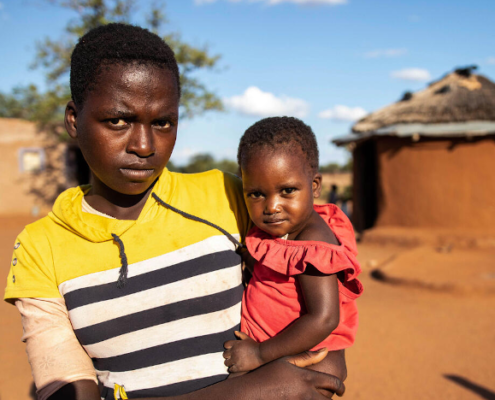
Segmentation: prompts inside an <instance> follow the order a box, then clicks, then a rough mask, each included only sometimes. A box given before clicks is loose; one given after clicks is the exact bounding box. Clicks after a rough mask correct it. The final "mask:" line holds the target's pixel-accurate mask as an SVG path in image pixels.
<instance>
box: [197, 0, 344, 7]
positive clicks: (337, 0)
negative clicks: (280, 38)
mask: <svg viewBox="0 0 495 400" xmlns="http://www.w3.org/2000/svg"><path fill="white" fill-rule="evenodd" d="M217 1H218V0H194V3H195V4H198V5H200V4H209V3H216V2H217ZM227 1H229V2H230V3H240V2H242V1H247V2H249V3H255V2H256V3H259V2H263V3H265V4H268V5H270V6H274V5H277V4H282V3H294V4H300V5H313V6H314V5H330V6H337V5H341V4H347V3H348V2H349V1H348V0H227Z"/></svg>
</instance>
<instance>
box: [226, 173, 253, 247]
mask: <svg viewBox="0 0 495 400" xmlns="http://www.w3.org/2000/svg"><path fill="white" fill-rule="evenodd" d="M224 182H225V191H226V193H227V197H228V199H229V203H230V208H231V209H232V211H233V212H234V214H235V218H236V220H237V227H238V229H239V233H240V235H241V242H242V243H244V242H245V240H246V236H247V233H248V232H249V230H250V229H251V228H252V227H253V223H252V222H251V219H250V218H249V214H248V212H247V208H246V204H245V203H244V196H243V193H242V181H241V180H240V178H238V177H237V176H235V175H233V174H230V173H228V172H224Z"/></svg>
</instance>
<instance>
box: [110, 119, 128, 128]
mask: <svg viewBox="0 0 495 400" xmlns="http://www.w3.org/2000/svg"><path fill="white" fill-rule="evenodd" d="M108 122H110V124H111V125H114V126H124V125H125V124H126V122H125V121H124V120H123V119H122V118H112V119H109V120H108Z"/></svg>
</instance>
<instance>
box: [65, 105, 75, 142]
mask: <svg viewBox="0 0 495 400" xmlns="http://www.w3.org/2000/svg"><path fill="white" fill-rule="evenodd" d="M64 122H65V129H66V130H67V133H68V134H69V136H70V137H71V138H72V139H75V138H77V107H76V104H75V103H74V102H73V101H72V100H71V101H69V102H68V103H67V106H66V107H65V118H64Z"/></svg>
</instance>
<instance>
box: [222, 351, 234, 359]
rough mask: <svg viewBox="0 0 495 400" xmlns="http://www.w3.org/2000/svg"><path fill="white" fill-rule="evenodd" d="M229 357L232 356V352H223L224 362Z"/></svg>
mask: <svg viewBox="0 0 495 400" xmlns="http://www.w3.org/2000/svg"><path fill="white" fill-rule="evenodd" d="M231 356H232V352H231V351H230V350H225V351H224V352H223V358H225V359H226V360H228V359H229V358H230V357H231Z"/></svg>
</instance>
